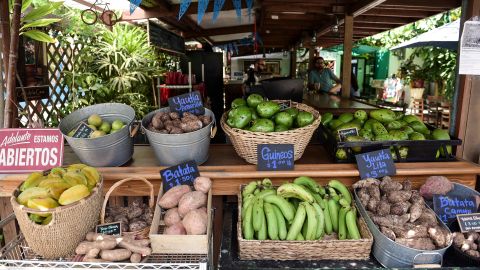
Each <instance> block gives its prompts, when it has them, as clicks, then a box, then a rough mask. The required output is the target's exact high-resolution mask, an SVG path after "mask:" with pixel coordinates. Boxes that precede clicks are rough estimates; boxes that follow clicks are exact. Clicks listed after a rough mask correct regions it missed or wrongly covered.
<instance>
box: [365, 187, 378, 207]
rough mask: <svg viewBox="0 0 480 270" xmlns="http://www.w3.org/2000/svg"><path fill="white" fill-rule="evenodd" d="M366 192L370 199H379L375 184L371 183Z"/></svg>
mask: <svg viewBox="0 0 480 270" xmlns="http://www.w3.org/2000/svg"><path fill="white" fill-rule="evenodd" d="M367 189H368V194H369V195H370V198H371V199H372V200H376V201H377V203H378V201H380V188H379V187H378V186H377V185H371V186H369V187H368V188H367Z"/></svg>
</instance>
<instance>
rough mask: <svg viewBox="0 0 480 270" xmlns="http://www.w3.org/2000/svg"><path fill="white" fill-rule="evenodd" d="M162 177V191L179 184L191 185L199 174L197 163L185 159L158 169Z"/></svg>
mask: <svg viewBox="0 0 480 270" xmlns="http://www.w3.org/2000/svg"><path fill="white" fill-rule="evenodd" d="M160 176H161V177H162V183H163V191H164V192H166V191H167V190H169V189H171V188H172V187H174V186H179V185H193V180H195V178H197V177H199V176H200V172H199V171H198V167H197V163H196V162H195V161H187V162H184V163H181V164H178V165H175V166H172V167H169V168H166V169H164V170H161V171H160Z"/></svg>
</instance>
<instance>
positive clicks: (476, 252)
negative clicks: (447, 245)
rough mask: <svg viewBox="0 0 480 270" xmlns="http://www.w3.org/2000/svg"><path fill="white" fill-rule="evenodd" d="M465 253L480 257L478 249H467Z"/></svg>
mask: <svg viewBox="0 0 480 270" xmlns="http://www.w3.org/2000/svg"><path fill="white" fill-rule="evenodd" d="M465 253H467V254H468V255H470V256H472V257H476V258H480V252H478V251H476V250H467V251H465Z"/></svg>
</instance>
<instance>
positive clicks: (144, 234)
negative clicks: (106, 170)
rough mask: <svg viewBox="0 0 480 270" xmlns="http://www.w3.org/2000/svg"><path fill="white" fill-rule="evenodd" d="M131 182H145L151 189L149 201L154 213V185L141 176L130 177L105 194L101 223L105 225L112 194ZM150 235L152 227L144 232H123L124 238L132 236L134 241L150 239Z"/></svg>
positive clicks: (146, 228)
mask: <svg viewBox="0 0 480 270" xmlns="http://www.w3.org/2000/svg"><path fill="white" fill-rule="evenodd" d="M129 181H143V182H144V183H145V184H146V185H147V186H148V188H149V189H150V198H149V200H148V207H149V208H150V209H151V210H152V213H153V207H154V206H155V195H154V190H153V185H152V183H150V181H148V180H147V179H145V178H143V177H139V176H135V177H130V178H125V179H123V180H120V181H118V182H116V183H115V184H113V185H112V186H111V187H110V189H109V190H108V191H107V194H105V199H104V200H103V205H102V211H101V214H100V223H101V224H103V223H105V212H106V209H107V203H108V199H109V198H110V194H112V192H113V191H114V190H115V189H116V188H117V187H119V186H121V185H123V184H124V183H126V182H129ZM149 233H150V226H148V227H145V228H144V229H142V230H138V231H134V232H122V235H123V236H131V237H132V238H134V239H145V238H148V235H149Z"/></svg>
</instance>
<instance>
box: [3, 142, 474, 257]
mask: <svg viewBox="0 0 480 270" xmlns="http://www.w3.org/2000/svg"><path fill="white" fill-rule="evenodd" d="M79 162H80V161H79V160H78V158H77V157H76V156H75V154H74V153H73V151H72V150H71V148H69V147H66V149H65V161H64V163H65V164H73V163H79ZM156 162H157V161H156V159H155V156H154V153H153V149H152V148H151V147H150V146H148V145H137V146H135V152H134V155H133V158H132V160H131V161H130V162H129V163H128V164H126V165H125V166H123V167H114V168H113V167H108V168H99V171H100V172H101V173H102V175H103V177H104V192H106V191H107V190H108V189H109V188H110V187H111V186H112V185H113V184H114V183H115V182H117V181H119V180H121V179H124V178H127V177H130V176H131V175H136V176H141V177H144V178H146V179H148V180H149V181H151V183H152V184H153V185H154V188H155V194H158V191H159V188H160V184H161V178H160V173H159V171H160V170H161V169H162V168H163V167H159V166H158V165H157V163H156ZM396 167H397V175H396V176H395V177H394V179H398V180H403V179H410V180H411V181H412V183H413V185H414V187H417V188H418V187H419V186H420V185H421V184H422V183H423V182H424V181H425V179H426V178H427V177H428V176H431V175H444V176H447V177H448V178H449V179H451V180H452V181H454V182H458V183H461V184H464V185H467V186H469V187H472V188H475V186H476V178H477V175H478V174H480V166H478V165H476V164H473V163H470V162H467V161H463V160H459V161H455V162H419V163H397V164H396ZM199 168H200V171H201V174H202V175H204V176H208V177H210V178H211V179H212V181H213V189H212V191H213V200H212V205H213V207H214V208H215V209H216V210H215V220H214V254H215V257H217V256H218V252H219V250H220V241H221V238H222V227H223V225H224V224H223V220H224V217H223V212H224V209H223V207H224V202H225V201H235V200H236V195H237V193H238V191H239V187H240V185H242V184H246V183H248V182H250V181H252V180H258V179H262V178H265V177H268V178H270V179H272V181H273V183H274V184H280V183H282V182H284V181H285V180H291V179H293V178H295V177H298V176H302V175H308V176H310V177H312V178H314V179H316V180H317V181H318V182H320V183H322V184H326V183H327V182H328V181H329V180H330V179H339V180H341V181H342V182H344V183H345V184H347V185H349V186H351V185H352V184H353V183H354V182H355V181H357V180H358V179H359V172H358V170H357V167H356V165H355V164H332V163H331V161H330V159H329V156H328V153H327V152H326V151H325V149H324V148H323V146H321V145H319V144H311V145H309V146H308V147H307V148H306V151H305V153H304V155H303V157H302V158H301V159H300V160H298V161H297V162H296V163H295V170H293V171H279V172H268V171H257V170H256V166H255V165H251V164H248V163H246V162H245V161H244V160H242V159H241V158H240V157H239V156H238V155H237V154H236V152H235V150H234V149H233V146H231V145H226V144H221V145H215V144H212V145H211V146H210V157H209V159H208V161H207V162H206V163H204V164H203V165H201V166H200V167H199ZM25 177H26V175H25V174H15V175H2V176H0V214H1V218H2V219H3V218H5V217H6V216H8V215H9V214H10V213H11V212H12V209H11V206H10V196H11V194H12V192H13V190H14V189H15V188H16V187H17V186H18V185H19V184H20V183H21V182H22V181H23V180H24V179H25ZM148 194H149V190H148V188H146V187H145V185H143V184H142V183H141V182H140V181H132V182H128V184H125V185H123V186H120V187H119V188H117V189H115V191H114V192H113V194H112V195H113V196H115V197H114V199H113V200H111V202H112V203H113V204H114V205H115V204H118V205H123V202H124V201H125V198H126V200H128V201H130V200H132V199H133V198H135V197H138V196H147V195H148ZM4 235H5V240H6V241H7V242H8V240H9V239H11V238H12V237H15V236H16V235H17V231H16V228H15V227H14V226H7V227H5V228H4Z"/></svg>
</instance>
